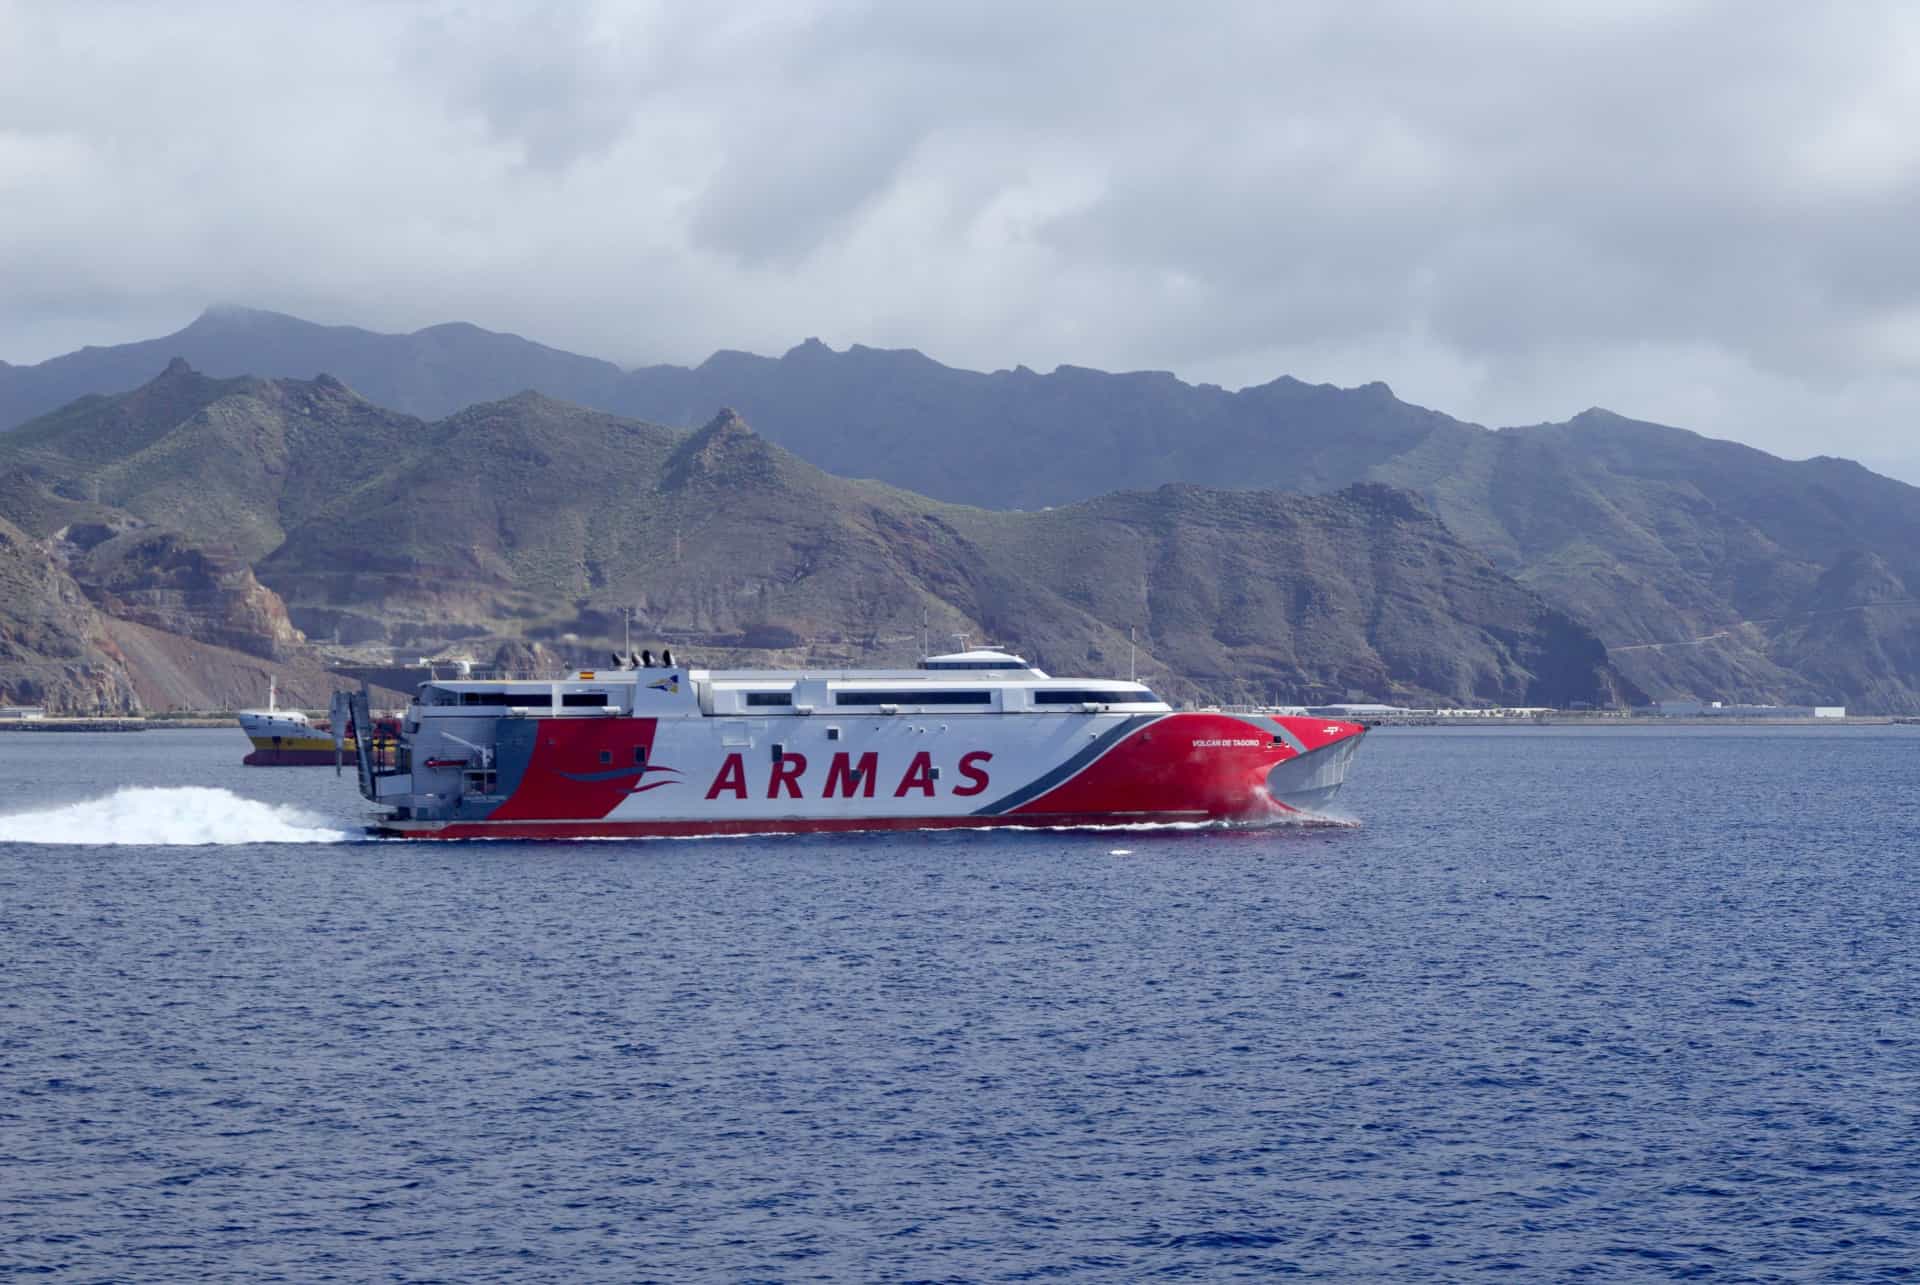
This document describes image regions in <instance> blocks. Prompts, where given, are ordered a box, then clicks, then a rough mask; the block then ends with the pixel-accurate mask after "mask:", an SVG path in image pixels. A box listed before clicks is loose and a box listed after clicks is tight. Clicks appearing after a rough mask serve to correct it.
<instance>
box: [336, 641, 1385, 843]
mask: <svg viewBox="0 0 1920 1285" xmlns="http://www.w3.org/2000/svg"><path fill="white" fill-rule="evenodd" d="M670 658H671V657H670V654H669V656H668V659H670ZM334 705H335V708H334V710H333V716H332V723H333V726H334V727H336V728H344V727H347V726H350V725H351V726H359V727H366V726H368V725H369V719H368V711H367V708H366V696H365V695H364V694H359V695H347V694H345V693H342V694H340V695H337V696H336V697H335V698H334ZM1365 730H1366V729H1365V728H1364V727H1363V726H1361V725H1359V724H1356V723H1350V722H1343V721H1340V720H1335V719H1324V718H1301V717H1292V716H1279V715H1266V714H1240V713H1220V712H1214V711H1198V712H1187V711H1183V712H1175V711H1174V710H1173V709H1172V708H1171V707H1169V706H1168V705H1167V704H1166V703H1165V702H1164V701H1162V700H1161V699H1160V698H1159V697H1157V696H1155V695H1154V694H1153V692H1151V691H1149V690H1148V689H1147V688H1146V687H1144V686H1142V685H1140V684H1139V683H1136V682H1130V681H1124V680H1117V679H1083V678H1071V679H1069V678H1053V677H1050V676H1048V675H1047V674H1045V673H1043V672H1041V671H1040V670H1038V669H1036V668H1034V667H1032V666H1030V665H1028V664H1027V663H1026V662H1025V661H1024V660H1022V659H1021V658H1020V657H1018V656H1014V655H1009V654H1007V653H1005V652H1001V651H994V650H975V651H967V652H959V653H955V654H952V655H946V656H934V657H930V658H928V659H927V660H925V661H923V662H922V664H921V667H920V668H918V669H907V670H844V671H838V672H831V673H813V672H810V673H794V672H790V671H773V670H706V669H687V668H681V667H677V666H673V665H671V664H667V665H661V666H646V667H640V666H637V665H636V666H635V667H626V666H622V667H620V668H615V669H609V670H581V671H578V672H575V673H573V674H572V675H570V676H569V677H567V678H565V679H560V680H533V679H496V680H485V679H454V680H438V679H436V680H433V681H430V682H426V683H422V684H421V685H420V689H419V692H418V694H417V695H416V696H415V697H414V700H413V703H412V704H411V705H410V706H408V708H407V710H406V713H405V717H404V721H403V723H402V728H401V735H400V739H399V743H398V745H397V746H395V747H393V748H392V750H391V751H386V752H383V748H382V747H381V746H380V745H378V744H373V743H369V739H368V738H363V739H361V741H360V742H359V744H358V745H357V746H356V747H355V750H354V759H355V761H356V762H357V764H358V768H359V776H360V789H361V793H362V794H364V795H366V797H368V798H369V799H372V800H374V801H375V802H376V803H378V804H380V805H382V807H383V808H385V809H386V811H385V814H384V815H383V816H382V817H381V818H380V820H379V821H378V822H377V823H376V824H375V826H374V827H373V829H374V830H375V831H376V832H378V833H382V834H387V835H396V836H404V837H407V838H423V839H426V838H431V839H478V838H501V839H571V838H601V837H621V838H624V837H639V836H651V835H712V834H774V833H788V832H794V831H822V830H827V831H836V830H920V829H928V830H931V829H954V828H963V827H966V828H971V827H986V826H1035V827H1051V826H1092V825H1102V826H1111V825H1131V824H1164V823H1171V822H1234V821H1270V820H1277V819H1282V818H1286V817H1289V816H1292V815H1295V814H1299V813H1313V812H1317V811H1320V810H1322V809H1324V808H1325V807H1326V805H1327V804H1328V803H1329V802H1330V801H1331V800H1332V798H1333V796H1334V794H1335V792H1337V791H1338V790H1339V788H1340V785H1341V783H1342V781H1343V780H1344V779H1345V777H1346V772H1347V765H1348V763H1349V761H1350V760H1351V759H1352V757H1353V753H1354V750H1355V749H1356V748H1358V746H1359V744H1360V739H1361V736H1362V734H1363V733H1364V732H1365ZM343 753H344V750H343V749H341V750H336V754H343Z"/></svg>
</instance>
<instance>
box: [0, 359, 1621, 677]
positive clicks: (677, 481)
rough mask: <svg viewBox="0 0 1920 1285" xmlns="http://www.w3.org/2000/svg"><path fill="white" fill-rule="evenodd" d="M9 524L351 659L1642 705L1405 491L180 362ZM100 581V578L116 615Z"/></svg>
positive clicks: (36, 441)
mask: <svg viewBox="0 0 1920 1285" xmlns="http://www.w3.org/2000/svg"><path fill="white" fill-rule="evenodd" d="M160 408H164V409H160ZM167 419H172V420H173V421H174V422H173V423H172V424H171V425H170V426H163V421H165V420H167ZM0 505H4V506H5V509H4V511H6V512H8V513H18V514H19V515H21V516H20V517H19V518H18V519H17V520H18V521H20V523H21V525H22V526H23V527H26V528H27V529H28V532H29V533H30V534H32V535H34V536H36V537H38V538H42V539H47V540H53V541H56V542H64V543H65V544H68V545H71V544H73V543H74V539H73V535H74V532H75V531H92V530H93V529H94V528H95V527H100V526H110V525H111V523H112V522H114V521H118V522H120V523H122V524H123V525H126V526H127V529H128V530H131V531H135V532H137V533H139V534H140V540H139V541H135V540H132V539H130V538H129V537H128V536H124V535H121V536H114V537H113V538H112V539H110V540H107V541H104V542H101V543H100V544H99V545H98V546H89V549H90V550H91V549H92V548H94V547H98V548H101V549H107V548H110V547H115V548H117V547H125V546H127V545H130V544H136V543H137V544H139V546H140V547H141V548H143V549H150V550H152V551H158V550H161V549H164V550H165V551H166V552H167V554H168V556H169V557H171V558H173V559H174V560H175V561H176V562H177V561H178V560H180V559H181V558H182V557H184V556H186V553H185V551H186V550H188V549H203V550H207V551H209V552H208V553H207V554H206V556H205V558H204V559H203V562H204V565H206V566H208V567H215V566H224V565H227V564H225V563H222V562H221V561H220V559H221V557H222V556H225V555H223V554H221V552H220V551H222V550H231V551H234V553H235V556H241V557H244V558H245V559H246V560H248V561H250V563H251V565H252V569H253V572H254V574H256V575H257V576H258V580H259V582H260V583H261V584H262V585H264V586H265V587H266V588H267V589H268V590H271V591H272V592H273V593H275V594H277V595H278V596H279V598H281V599H283V600H284V602H285V604H286V610H287V612H288V614H289V615H290V617H291V620H292V622H293V623H294V624H296V625H298V626H300V627H301V629H303V630H304V631H305V632H306V634H307V635H308V636H309V637H311V638H313V639H315V640H316V641H318V642H321V643H325V644H328V645H329V646H332V645H338V646H341V647H347V648H351V647H353V646H355V645H360V646H363V647H364V646H367V645H370V644H377V645H380V646H382V647H384V648H389V649H390V648H394V647H399V648H402V649H405V650H413V649H418V650H419V651H421V652H428V651H432V650H435V649H438V648H442V647H445V646H448V645H451V644H461V645H464V646H466V647H468V648H470V649H473V650H476V651H477V652H484V651H486V650H490V649H492V648H494V647H497V646H498V645H499V644H500V643H502V642H503V641H509V640H523V639H524V640H529V641H535V642H540V643H544V644H546V645H547V646H549V647H552V648H556V649H558V650H560V651H562V652H565V651H569V650H571V651H572V652H574V653H575V654H576V655H577V656H579V657H581V658H583V659H587V660H589V661H590V660H592V659H596V658H597V657H598V655H599V654H600V653H601V652H602V651H603V650H604V648H605V646H606V644H607V643H608V641H609V640H611V639H617V638H618V637H619V620H618V616H617V611H616V609H617V608H618V607H620V606H622V605H629V604H630V605H634V606H637V607H638V608H639V610H640V613H641V616H640V619H639V620H638V621H637V622H636V626H635V627H636V631H637V634H636V636H645V637H649V638H656V639H662V638H664V639H667V640H670V641H672V642H673V644H674V645H675V646H676V648H678V649H680V650H681V651H682V653H683V654H686V655H689V656H694V655H697V656H698V658H699V659H700V660H701V661H703V662H707V663H715V664H726V663H736V662H743V661H745V662H763V663H764V662H777V663H788V664H826V663H846V662H857V663H874V664H879V663H891V664H898V663H906V662H909V661H910V660H911V658H912V657H913V656H914V655H915V654H916V653H917V650H918V647H919V639H920V634H921V630H922V628H923V627H924V628H929V629H931V631H932V632H933V633H934V635H935V636H936V637H937V636H940V635H943V634H945V633H947V632H948V631H965V632H968V633H971V634H972V635H973V636H975V637H976V638H979V637H991V638H992V639H993V640H995V641H999V642H1003V643H1006V644H1008V645H1013V646H1018V647H1021V648H1024V649H1025V650H1026V651H1027V652H1028V653H1029V654H1030V655H1031V656H1032V657H1033V658H1034V659H1035V660H1036V661H1038V662H1039V663H1041V664H1043V665H1047V666H1049V667H1051V668H1054V669H1056V670H1059V671H1062V672H1076V671H1083V672H1096V673H1113V672H1117V671H1119V670H1121V669H1122V668H1124V666H1125V664H1126V659H1127V654H1128V642H1127V631H1128V629H1129V628H1130V627H1132V628H1134V629H1136V631H1137V637H1138V663H1139V665H1140V671H1141V673H1142V674H1143V676H1146V677H1149V678H1151V679H1152V680H1153V681H1155V682H1156V683H1159V684H1161V685H1162V686H1163V687H1164V688H1165V690H1166V692H1167V694H1168V695H1170V696H1172V697H1174V698H1176V699H1178V698H1188V699H1191V698H1198V697H1209V698H1213V699H1223V700H1235V699H1260V700H1271V699H1278V700H1285V701H1312V700H1329V699H1347V698H1350V697H1365V698H1372V699H1391V700H1404V701H1419V702H1423V703H1426V702H1436V701H1437V702H1443V703H1456V702H1459V703H1465V702H1492V703H1503V704H1519V703H1529V704H1565V703H1568V702H1572V701H1587V702H1590V703H1595V704H1615V703H1618V702H1619V701H1620V700H1621V699H1623V698H1628V697H1632V696H1634V695H1636V694H1637V693H1635V692H1633V691H1632V689H1631V687H1630V685H1629V684H1626V683H1625V682H1623V681H1622V680H1621V679H1620V678H1619V676H1618V675H1617V674H1616V673H1614V671H1613V670H1612V668H1611V667H1610V666H1609V664H1608V663H1607V659H1606V655H1605V649H1604V648H1603V647H1602V646H1601V645H1600V644H1599V642H1598V641H1597V640H1596V639H1595V638H1594V637H1593V635H1592V634H1591V633H1589V632H1588V631H1586V630H1585V629H1583V628H1581V627H1580V626H1579V625H1578V624H1576V623H1575V622H1574V621H1572V620H1571V619H1570V618H1569V617H1568V616H1567V615H1566V614H1565V613H1563V612H1560V611H1557V610H1555V609H1554V608H1552V607H1550V606H1549V605H1547V604H1546V603H1545V602H1543V601H1542V600H1541V599H1540V598H1539V597H1538V596H1537V595H1536V594H1534V593H1532V592H1530V591H1529V590H1527V589H1525V588H1524V587H1522V586H1521V585H1519V584H1517V583H1516V582H1514V581H1513V580H1512V579H1511V578H1510V577H1507V576H1505V575H1503V574H1501V573H1500V572H1499V571H1498V570H1496V569H1495V568H1494V567H1493V566H1492V565H1491V564H1490V563H1489V562H1488V561H1487V559H1486V558H1485V557H1483V556H1482V555H1480V554H1478V553H1476V552H1474V551H1472V550H1471V549H1468V548H1466V547H1464V546H1463V545H1461V543H1460V542H1459V541H1458V540H1457V539H1456V538H1455V537H1454V536H1453V535H1452V534H1451V533H1450V532H1449V531H1448V530H1447V528H1446V527H1445V526H1444V525H1443V524H1442V523H1441V522H1440V521H1439V520H1438V519H1437V518H1436V517H1435V515H1434V514H1433V512H1432V511H1431V510H1430V509H1429V508H1428V507H1427V506H1425V505H1424V504H1423V503H1421V502H1420V501H1418V500H1417V499H1415V498H1414V497H1412V496H1411V495H1408V494H1406V493H1405V492H1400V491H1395V490H1392V489H1390V488H1387V487H1383V486H1377V485H1375V486H1358V487H1353V488H1350V489H1348V490H1345V491H1343V492H1340V493H1337V494H1332V495H1322V496H1316V497H1307V496H1299V495H1285V494H1279V493H1272V492H1232V491H1221V490H1214V489H1207V488H1199V487H1192V486H1163V487H1159V488H1157V489H1154V490H1152V491H1146V492H1131V493H1120V494H1114V495H1109V496H1103V497H1099V498H1096V499H1093V500H1089V501H1087V502H1084V503H1081V504H1076V505H1070V506H1065V507H1062V508H1058V509H1054V510H1052V511H1049V512H1035V513H1009V512H995V511H991V510H986V509H979V508H971V507H966V506H962V505H956V504H951V503H943V502H940V501H936V500H930V499H927V498H925V497H923V496H919V495H915V494H912V493H910V492H906V491H903V490H900V489H897V488H894V487H891V486H887V485H884V484H880V483H873V482H860V481H852V480H848V479H845V478H840V477H835V476H833V475H831V474H828V473H826V472H824V471H822V470H820V469H818V468H816V467H814V466H813V465H811V464H808V463H806V462H804V461H802V460H801V459H799V458H798V457H797V456H795V455H793V454H792V453H790V452H788V451H786V450H784V449H782V448H780V447H779V446H776V445H775V444H773V443H772V442H770V441H768V440H767V439H766V438H764V437H762V436H760V435H759V434H757V433H755V432H754V431H753V430H752V429H750V428H749V427H748V426H747V425H746V423H745V421H744V420H743V419H741V418H740V417H739V416H737V415H734V414H732V413H730V412H729V413H723V414H722V415H720V416H718V417H715V418H714V419H713V420H711V421H710V422H709V423H708V424H707V425H706V426H705V427H704V428H702V429H700V430H699V431H698V432H694V433H688V432H685V431H681V430H675V429H669V428H662V427H658V426H655V425H650V424H646V423H640V422H636V421H632V420H625V419H621V418H618V417H615V416H612V415H609V414H606V413H604V412H599V411H592V410H586V409H583V408H580V407H576V406H570V405H566V404H564V403H560V402H557V401H554V400H552V399H550V398H546V397H543V396H539V395H537V394H521V395H518V396H515V397H511V398H508V399H506V400H503V401H498V402H493V403H488V404H485V405H479V406H473V407H469V408H468V409H466V410H463V411H461V412H459V413H458V414H455V415H452V416H449V417H447V418H445V419H443V420H440V421H438V422H434V423H425V422H422V421H420V420H417V419H413V418H410V417H407V416H403V415H397V414H392V413H389V412H385V411H381V410H379V409H378V408H376V407H374V406H372V405H371V404H369V403H367V402H365V401H364V400H362V399H360V398H358V397H357V396H355V395H354V394H352V393H351V392H349V391H348V390H347V389H345V387H344V386H342V385H341V384H339V383H338V382H337V381H334V380H331V379H320V380H314V381H295V380H258V379H236V380H232V381H219V380H209V379H206V378H205V377H202V376H199V375H197V374H195V373H194V372H193V371H191V370H190V369H188V368H186V367H185V366H184V364H174V365H171V366H169V367H168V369H167V370H166V371H165V372H164V373H163V374H162V375H161V376H160V377H159V378H158V379H157V380H155V381H153V382H152V383H151V384H149V385H147V386H145V387H143V388H142V389H140V390H137V391H136V392H134V393H132V394H128V395H126V396H124V397H122V398H102V399H93V400H90V401H88V402H85V403H83V404H78V405H75V406H72V407H69V408H66V409H65V410H63V411H61V412H58V413H57V414H56V415H54V416H50V417H47V418H44V419H42V420H39V421H36V422H34V423H32V424H29V425H27V426H25V427H24V428H22V429H21V430H19V432H17V433H16V434H14V435H11V437H10V438H8V439H7V440H6V441H5V442H3V443H0ZM160 532H166V533H169V534H168V537H167V539H165V540H161V539H158V536H157V533H160ZM88 538H91V537H88ZM141 541H144V543H141ZM116 542H118V543H116ZM154 556H157V553H156V554H155V555H154ZM95 561H96V559H94V558H93V557H91V556H90V557H89V558H86V559H81V560H79V561H78V562H77V563H76V565H77V566H78V567H80V568H81V569H82V570H83V571H88V572H89V573H91V574H94V575H95V577H96V579H95V583H94V585H93V587H92V589H91V590H90V592H91V593H93V594H94V595H95V597H96V598H98V599H99V601H101V602H103V603H108V602H109V601H110V589H111V586H110V585H109V584H108V583H107V582H106V581H105V579H104V578H102V577H103V572H102V571H101V570H100V569H97V568H95V567H94V562H95ZM115 565H121V564H118V563H116V564H115ZM122 573H123V574H124V566H122ZM242 588H243V587H242ZM243 596H244V595H243ZM228 601H229V603H231V602H232V601H234V600H233V599H229V600H228ZM177 623H178V625H179V627H180V628H182V629H186V628H189V627H190V626H189V625H188V624H187V623H186V622H184V621H181V622H177ZM203 632H204V631H203ZM269 632H270V631H269ZM262 636H264V635H262ZM262 645H265V644H264V643H263V644H262ZM382 654H383V656H384V655H385V654H390V652H383V653H382Z"/></svg>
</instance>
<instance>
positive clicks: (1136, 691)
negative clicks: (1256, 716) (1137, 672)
mask: <svg viewBox="0 0 1920 1285" xmlns="http://www.w3.org/2000/svg"><path fill="white" fill-rule="evenodd" d="M746 697H747V704H748V705H759V706H769V705H791V704H793V693H792V692H748V693H746ZM1157 699H1159V698H1158V697H1156V696H1155V695H1154V694H1153V693H1152V692H1150V691H1148V690H1147V689H1146V688H1144V687H1123V688H1117V689H1116V688H1105V689H1101V688H1078V687H1037V688H1034V689H1033V703H1034V704H1036V705H1081V704H1086V703H1089V702H1091V703H1094V704H1101V705H1110V704H1114V703H1115V702H1131V701H1153V700H1157ZM460 703H461V704H462V705H505V706H512V707H515V708H532V709H552V708H553V693H552V692H550V691H549V692H461V693H460ZM606 703H607V693H605V692H563V693H561V695H560V704H561V705H562V706H563V707H565V708H567V709H585V708H595V707H604V706H605V705H606ZM833 703H834V704H836V705H991V704H992V703H993V693H992V692H986V691H951V690H949V691H942V690H939V689H934V690H930V691H846V692H835V693H834V694H833Z"/></svg>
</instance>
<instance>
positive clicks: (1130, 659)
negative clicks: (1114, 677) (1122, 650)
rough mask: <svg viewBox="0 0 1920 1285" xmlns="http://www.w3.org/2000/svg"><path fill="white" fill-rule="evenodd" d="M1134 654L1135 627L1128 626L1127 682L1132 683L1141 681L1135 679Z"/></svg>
mask: <svg viewBox="0 0 1920 1285" xmlns="http://www.w3.org/2000/svg"><path fill="white" fill-rule="evenodd" d="M1133 654H1134V646H1133V626H1132V625H1128V626H1127V681H1128V682H1130V683H1131V682H1137V681H1139V680H1138V679H1136V678H1135V677H1134V672H1133Z"/></svg>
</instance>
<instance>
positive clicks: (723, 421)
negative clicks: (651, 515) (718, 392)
mask: <svg viewBox="0 0 1920 1285" xmlns="http://www.w3.org/2000/svg"><path fill="white" fill-rule="evenodd" d="M776 453H777V451H776V448H775V447H774V446H773V445H772V443H770V442H768V441H767V440H766V439H765V438H764V437H762V436H760V434H758V433H756V432H754V431H753V428H752V427H751V426H750V425H749V424H748V423H747V421H746V420H744V419H742V418H741V417H740V414H739V412H737V411H735V410H734V409H733V408H732V407H731V406H723V407H721V409H720V412H719V414H717V415H715V416H714V417H713V418H712V419H710V420H708V421H707V423H706V425H705V426H704V427H703V428H701V429H699V430H698V431H697V432H695V433H693V434H692V435H691V436H690V437H688V438H687V440H686V441H684V442H682V443H681V444H680V445H679V446H678V447H677V448H676V449H675V450H674V452H673V454H672V455H671V456H670V457H669V458H668V460H667V469H666V475H665V476H664V477H663V478H662V479H661V481H662V485H663V487H665V488H667V489H678V488H680V487H684V486H689V485H692V484H694V483H696V482H703V481H704V482H712V483H739V482H761V483H765V482H768V481H772V480H775V479H777V478H778V476H779V472H780V470H779V462H778V460H777V459H776V458H775V455H776Z"/></svg>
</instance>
